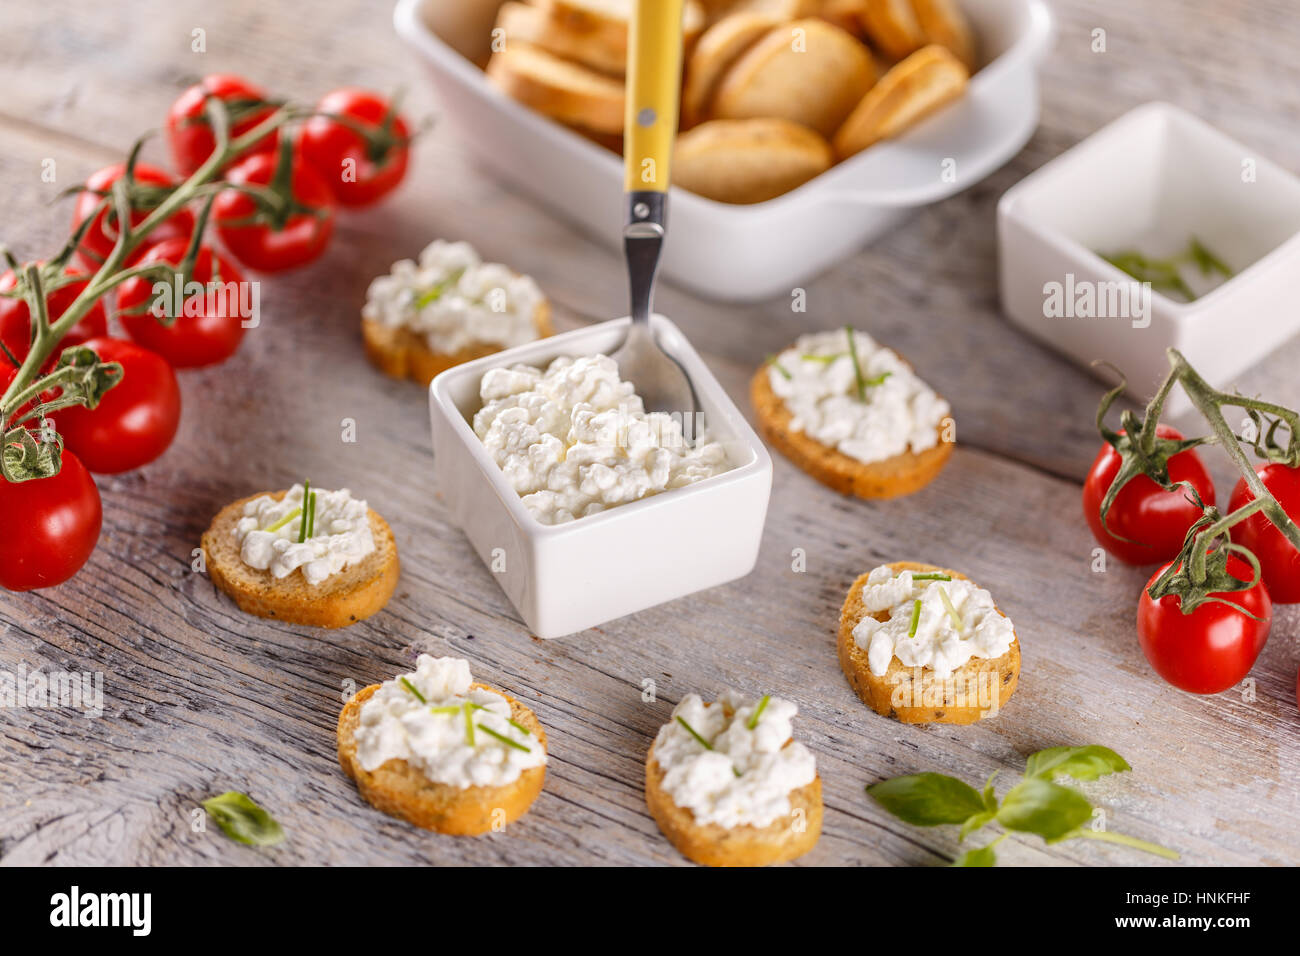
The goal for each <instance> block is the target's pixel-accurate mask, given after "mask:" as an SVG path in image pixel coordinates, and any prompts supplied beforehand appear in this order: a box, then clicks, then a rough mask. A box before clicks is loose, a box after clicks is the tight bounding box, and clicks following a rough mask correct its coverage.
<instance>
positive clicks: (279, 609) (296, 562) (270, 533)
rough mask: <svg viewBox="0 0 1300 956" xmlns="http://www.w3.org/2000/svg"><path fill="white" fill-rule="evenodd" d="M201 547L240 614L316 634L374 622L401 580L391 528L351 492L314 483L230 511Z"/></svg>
mask: <svg viewBox="0 0 1300 956" xmlns="http://www.w3.org/2000/svg"><path fill="white" fill-rule="evenodd" d="M202 546H203V556H204V562H205V566H206V568H207V571H208V574H209V575H211V577H212V583H213V584H215V585H216V586H217V588H218V589H219V590H221V591H223V592H225V593H226V594H228V595H229V596H230V597H231V598H232V599H233V600H234V602H235V603H236V604H237V605H239V608H240V610H242V611H245V612H247V613H249V614H255V615H257V616H258V617H273V618H277V619H279V620H282V621H288V622H289V623H291V624H302V625H306V626H310V627H330V628H336V627H347V626H348V625H349V624H354V623H356V622H357V621H360V620H362V619H363V618H367V617H370V616H371V615H372V614H374V613H376V612H377V611H379V610H380V609H381V608H383V607H384V605H386V604H387V603H388V600H389V598H391V597H392V596H393V591H394V589H395V588H396V587H397V579H398V576H399V575H400V573H401V562H400V561H399V560H398V557H397V543H396V541H395V540H394V539H393V532H392V529H391V528H389V527H388V523H387V522H386V521H384V519H383V518H381V517H380V516H379V515H378V514H377V513H376V512H375V511H374V510H372V509H371V508H370V507H369V506H368V505H367V504H366V502H364V501H361V500H359V499H357V498H354V497H353V496H352V494H351V493H350V492H349V491H348V490H347V489H346V488H344V489H341V490H339V491H325V490H321V489H315V488H311V487H310V482H307V483H304V484H300V485H294V486H293V487H292V488H290V489H288V490H287V491H275V492H268V493H265V494H260V495H252V496H250V497H248V498H242V499H240V500H239V501H236V502H234V503H233V504H230V505H227V506H226V507H225V508H223V509H221V511H220V512H218V514H217V516H216V517H215V518H214V519H213V521H212V525H211V526H210V527H209V528H208V530H207V531H206V532H205V533H204V535H203V539H202Z"/></svg>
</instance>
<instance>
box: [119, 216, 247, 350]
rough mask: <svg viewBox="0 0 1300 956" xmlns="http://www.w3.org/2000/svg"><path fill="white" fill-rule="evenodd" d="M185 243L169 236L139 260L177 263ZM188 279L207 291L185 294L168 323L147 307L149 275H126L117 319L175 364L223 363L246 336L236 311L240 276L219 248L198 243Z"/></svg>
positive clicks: (150, 287)
mask: <svg viewBox="0 0 1300 956" xmlns="http://www.w3.org/2000/svg"><path fill="white" fill-rule="evenodd" d="M188 247H189V243H188V242H187V241H186V240H184V239H168V240H167V241H166V242H160V243H158V245H156V246H153V247H152V248H151V249H150V250H149V252H148V254H147V255H146V256H145V257H144V258H143V259H141V260H140V264H141V265H148V264H149V263H151V262H169V263H171V264H172V265H179V264H180V261H181V260H182V259H184V258H185V252H186V249H187V248H188ZM214 266H215V268H214ZM186 279H187V283H186V284H187V285H188V284H189V283H190V282H198V283H201V284H202V285H203V286H204V287H205V289H207V290H208V291H205V292H204V293H202V294H199V293H195V294H194V295H192V296H189V297H188V298H186V299H185V302H184V311H183V312H182V314H181V315H180V316H178V317H177V318H176V320H175V321H174V322H172V324H171V325H163V323H162V322H160V321H159V320H158V319H157V318H156V317H155V316H154V315H153V313H152V311H151V310H150V309H149V308H148V303H149V301H150V299H151V298H152V296H153V287H154V280H152V279H150V278H149V277H147V276H140V277H138V278H135V279H128V280H127V281H126V282H124V283H122V285H121V286H120V287H119V289H118V293H117V314H118V318H119V319H120V320H121V322H122V326H123V327H124V328H125V329H126V333H127V335H129V336H131V339H132V340H133V341H135V342H137V343H139V344H140V345H143V346H144V347H145V348H147V349H150V350H151V351H154V352H157V353H158V354H159V355H161V356H162V357H163V358H165V359H166V360H167V361H168V362H170V363H171V365H172V367H173V368H198V367H200V366H203V365H214V364H216V363H217V362H224V361H225V360H226V359H228V358H230V356H232V355H234V354H235V351H236V350H237V349H238V348H239V343H240V341H241V340H242V339H243V338H244V331H245V330H244V318H245V316H243V315H242V314H241V312H240V289H241V287H242V286H243V284H244V281H245V280H244V275H243V273H242V272H240V271H239V269H238V267H237V266H236V265H235V264H234V263H233V262H231V261H230V260H229V259H227V258H226V257H225V256H223V255H222V254H221V253H219V252H216V251H214V250H213V249H210V248H208V247H207V246H201V247H200V248H199V255H198V258H197V259H196V260H195V262H194V269H193V271H192V272H191V273H190V274H189V275H188V276H186ZM209 283H212V285H211V286H209ZM167 301H168V302H170V299H168V300H167ZM209 307H211V308H209ZM142 310H143V311H142ZM191 312H193V313H195V314H190V313H191Z"/></svg>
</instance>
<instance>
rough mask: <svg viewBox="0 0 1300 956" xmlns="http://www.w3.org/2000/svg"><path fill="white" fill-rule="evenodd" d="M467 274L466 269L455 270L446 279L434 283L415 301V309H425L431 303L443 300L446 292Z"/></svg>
mask: <svg viewBox="0 0 1300 956" xmlns="http://www.w3.org/2000/svg"><path fill="white" fill-rule="evenodd" d="M464 274H465V270H464V269H455V270H453V271H452V273H451V274H450V275H448V276H447V277H446V278H444V279H442V280H440V281H438V282H436V283H434V284H433V285H432V286H431V287H430V288H429V289H428V291H426V292H425V293H424V294H423V295H421V296H420V297H419V298H418V299H416V300H415V307H416V308H417V309H423V308H424V307H425V306H426V305H428V304H429V303H431V302H437V301H438V300H439V299H441V298H442V295H443V293H444V292H446V291H447V290H448V289H450V288H451V287H452V286H453V285H455V284H456V283H457V282H459V281H460V277H461V276H463V275H464Z"/></svg>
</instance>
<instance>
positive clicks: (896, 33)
mask: <svg viewBox="0 0 1300 956" xmlns="http://www.w3.org/2000/svg"><path fill="white" fill-rule="evenodd" d="M862 25H863V26H864V27H865V28H866V31H867V38H868V39H869V40H870V41H871V43H872V44H873V45H874V46H875V48H876V49H877V50H879V51H880V52H881V53H883V54H884V55H885V56H886V57H888V58H889V59H891V60H901V59H902V58H903V57H905V56H907V55H909V54H911V53H914V52H916V50H917V49H919V48H920V47H921V45H922V44H924V43H925V34H924V33H922V32H921V25H920V24H919V23H918V22H917V20H916V14H915V13H913V12H912V5H911V3H910V2H909V0H865V2H864V3H863V6H862Z"/></svg>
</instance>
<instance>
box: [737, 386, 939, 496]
mask: <svg viewBox="0 0 1300 956" xmlns="http://www.w3.org/2000/svg"><path fill="white" fill-rule="evenodd" d="M749 394H750V400H751V401H752V402H753V403H754V411H755V413H756V414H757V416H758V430H759V434H761V435H762V436H763V439H764V440H765V441H766V442H767V443H768V444H769V445H771V446H772V447H773V448H775V449H776V450H777V451H779V452H781V454H783V455H785V457H787V458H789V459H790V460H791V461H792V462H794V463H795V465H797V466H798V467H799V468H800V469H802V470H803V471H805V472H807V473H808V474H810V475H812V476H813V477H814V478H816V479H817V480H818V481H820V482H821V483H822V484H824V485H826V486H828V487H830V488H834V489H835V490H836V491H838V492H839V493H840V494H842V495H855V496H857V497H858V498H897V497H899V496H901V495H910V494H912V493H913V492H916V491H919V490H921V489H922V488H924V487H925V486H926V485H928V484H929V483H930V482H932V481H933V480H934V479H935V478H936V477H937V476H938V474H939V472H940V471H942V470H943V466H944V465H945V464H947V462H948V459H949V458H950V457H952V449H953V446H954V445H955V444H956V442H953V441H945V440H944V437H943V431H944V429H943V427H942V426H940V428H939V443H938V444H937V445H935V446H934V447H933V448H927V449H925V450H924V451H921V452H910V451H907V452H902V453H901V454H898V455H893V456H891V457H889V458H883V459H881V460H880V461H873V462H870V463H868V462H863V461H858V460H857V459H856V458H850V457H849V456H848V455H846V454H844V453H843V452H842V451H840V450H839V449H837V448H832V447H831V446H830V445H823V444H822V443H821V442H819V441H817V439H815V438H812V437H810V436H809V435H808V434H806V433H805V432H802V431H796V430H794V429H793V428H792V427H791V422H792V421H793V419H794V416H793V415H792V414H791V413H790V410H789V409H788V408H787V407H786V404H785V402H784V401H783V400H782V399H781V397H780V396H779V395H777V394H776V392H774V391H772V383H771V381H770V380H769V379H768V369H767V366H766V365H764V366H762V367H761V368H759V370H758V371H757V372H756V373H755V375H754V377H753V379H752V380H751V381H750V387H749Z"/></svg>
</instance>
